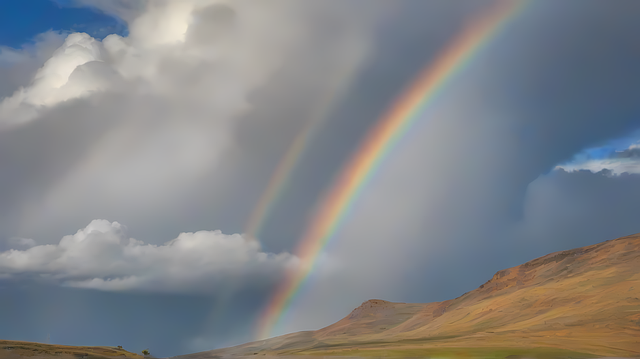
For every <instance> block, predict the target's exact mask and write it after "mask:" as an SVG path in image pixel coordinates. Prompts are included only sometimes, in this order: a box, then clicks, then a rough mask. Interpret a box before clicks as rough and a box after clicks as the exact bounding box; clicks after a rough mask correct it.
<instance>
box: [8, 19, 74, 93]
mask: <svg viewBox="0 0 640 359" xmlns="http://www.w3.org/2000/svg"><path fill="white" fill-rule="evenodd" d="M67 35H68V34H65V33H62V32H54V31H48V32H45V33H42V34H39V35H37V36H36V37H35V38H34V41H33V43H27V44H25V45H23V46H22V48H20V49H14V48H10V47H6V46H0V99H3V98H4V97H6V96H9V95H11V94H12V93H13V92H14V91H16V90H17V89H19V88H20V87H23V86H27V85H28V84H29V83H30V82H31V80H32V79H33V75H34V73H35V72H36V71H37V70H38V69H39V68H40V67H42V65H44V63H45V61H47V60H48V59H49V58H50V57H51V55H53V53H54V52H55V51H56V50H57V49H58V48H59V47H60V46H61V45H62V44H63V42H64V39H65V37H66V36H67Z"/></svg>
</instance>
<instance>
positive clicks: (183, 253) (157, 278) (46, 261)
mask: <svg viewBox="0 0 640 359" xmlns="http://www.w3.org/2000/svg"><path fill="white" fill-rule="evenodd" d="M16 243H18V244H20V245H23V246H27V247H30V248H28V249H24V250H17V249H11V250H8V251H5V252H1V253H0V274H2V275H3V276H18V275H21V276H24V275H30V276H32V277H40V278H46V279H48V280H50V281H52V282H54V283H59V284H61V285H63V286H69V287H76V288H90V289H97V290H104V291H147V292H165V293H192V294H193V293H200V294H201V293H205V294H206V293H209V294H211V293H220V292H222V291H225V290H229V288H245V287H248V288H252V289H255V288H260V289H264V288H270V287H271V286H273V285H274V284H276V283H277V282H278V280H279V279H280V277H281V275H282V273H283V271H285V270H287V269H291V268H294V267H295V266H296V265H297V263H298V260H297V258H296V257H295V256H292V255H290V254H288V253H280V254H272V253H265V252H263V251H261V248H260V244H259V243H258V242H256V241H255V240H250V239H246V238H244V237H242V236H241V235H239V234H234V235H225V234H223V233H221V232H220V231H198V232H194V233H193V232H190V233H181V234H180V235H179V236H178V237H177V238H175V239H173V240H171V241H169V242H167V243H165V244H163V245H152V244H145V243H143V242H142V241H138V240H135V239H133V238H128V237H127V236H126V235H125V228H124V227H123V226H122V225H120V224H119V223H118V222H109V221H106V220H94V221H92V222H91V223H90V224H89V225H88V226H86V227H85V228H83V229H80V230H78V231H77V232H76V233H75V234H73V235H68V236H65V237H63V238H62V239H61V240H60V242H59V243H58V244H54V245H51V244H49V245H35V242H34V241H33V240H30V239H19V240H17V241H16Z"/></svg>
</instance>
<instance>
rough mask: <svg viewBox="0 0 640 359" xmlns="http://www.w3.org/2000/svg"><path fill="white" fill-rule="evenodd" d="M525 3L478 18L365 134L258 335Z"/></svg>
mask: <svg viewBox="0 0 640 359" xmlns="http://www.w3.org/2000/svg"><path fill="white" fill-rule="evenodd" d="M524 3H525V0H504V1H498V2H496V4H495V7H492V8H491V9H489V11H487V12H486V13H484V14H482V15H480V16H478V17H476V18H474V19H473V21H472V22H470V23H469V25H468V26H467V27H466V28H465V29H463V31H462V32H461V33H460V34H459V35H458V36H456V37H455V38H454V39H453V41H451V42H450V43H449V45H448V46H447V47H446V48H445V49H444V50H443V51H441V53H440V54H439V56H437V57H436V59H435V60H434V61H433V62H432V63H430V64H429V65H428V66H427V67H426V68H425V69H424V70H423V71H422V73H421V74H420V75H419V76H418V79H417V80H416V81H415V82H414V83H413V84H412V85H411V86H410V87H409V88H408V89H407V90H406V91H405V92H404V93H403V94H402V95H401V96H400V97H398V99H397V100H396V102H395V103H394V104H393V105H392V106H391V108H389V110H388V111H387V112H386V113H385V114H384V115H383V116H382V117H381V118H380V120H379V121H378V122H377V123H376V125H375V126H374V127H373V128H372V129H371V131H370V132H369V133H368V134H367V136H366V137H365V139H364V141H363V142H362V144H361V145H360V147H359V148H358V149H357V150H356V152H355V153H354V154H353V155H352V157H351V159H350V160H349V161H348V162H347V163H346V165H345V166H344V167H343V170H342V171H341V172H340V173H339V175H338V177H336V179H335V181H334V182H333V185H332V186H331V187H330V189H329V191H328V192H327V193H326V196H324V197H323V200H322V202H321V203H320V205H319V206H318V209H317V211H316V212H315V216H314V218H313V220H312V221H311V222H310V225H309V226H308V228H307V230H306V231H305V233H304V236H303V237H302V239H301V241H300V242H299V245H298V247H297V248H296V251H295V252H294V253H295V254H296V255H297V256H298V257H299V258H300V266H299V267H298V268H296V270H295V271H294V270H292V271H289V272H288V273H287V275H286V277H285V278H284V280H283V281H282V283H281V284H280V286H279V287H278V288H277V289H276V291H275V292H274V294H273V296H272V297H271V298H270V301H269V303H268V304H267V306H266V307H265V309H264V310H263V312H262V313H261V316H260V318H259V322H258V328H257V329H258V333H257V339H264V338H267V337H269V336H270V334H271V331H272V330H273V328H274V327H275V326H276V325H277V324H278V322H279V321H280V319H281V318H282V317H283V316H284V314H285V313H286V309H287V308H288V307H289V305H290V303H291V301H292V300H293V298H294V297H295V295H296V293H297V292H298V290H299V289H300V287H301V286H302V284H303V283H304V281H305V279H306V278H307V277H308V276H309V274H310V273H311V272H312V270H313V267H314V265H315V263H316V260H317V258H318V255H319V254H320V252H321V250H322V248H323V247H324V246H325V245H326V244H327V242H328V241H329V240H330V239H331V238H332V237H333V235H334V234H335V232H336V230H337V228H338V227H339V225H340V224H341V223H342V222H343V220H344V218H345V215H346V214H347V213H348V212H349V209H350V207H351V206H352V205H353V203H354V201H355V200H356V198H358V196H359V194H360V193H361V192H362V190H363V189H364V188H365V187H366V184H367V182H368V181H369V180H370V179H371V177H372V175H373V174H374V173H375V172H376V169H377V168H378V167H379V166H380V164H381V162H382V161H383V159H384V158H385V157H386V156H387V155H388V154H389V152H390V150H391V149H392V148H393V147H394V144H395V143H396V142H397V141H398V140H399V139H400V138H402V136H403V134H404V133H406V132H407V130H408V129H409V128H410V127H411V126H412V125H413V124H414V123H415V122H416V121H417V119H418V118H419V116H418V114H419V113H420V112H421V111H422V110H423V109H424V108H425V107H427V106H429V105H430V104H431V103H433V101H434V99H435V98H436V97H437V95H438V94H439V92H441V90H442V89H443V88H444V85H445V84H446V83H447V82H448V80H450V79H451V78H452V77H453V76H454V75H455V74H457V73H458V72H460V71H461V70H462V69H463V68H465V65H467V64H468V63H469V62H470V61H471V60H472V59H473V58H474V55H475V54H477V53H478V51H479V50H480V49H481V48H482V47H483V45H485V44H487V43H488V42H489V40H490V39H491V38H492V37H493V35H494V34H495V33H497V32H498V30H499V29H500V28H501V27H503V26H504V24H506V23H507V22H508V20H509V19H511V18H513V17H514V16H515V15H516V14H517V13H519V12H520V10H521V9H522V8H523V7H524V5H523V4H524Z"/></svg>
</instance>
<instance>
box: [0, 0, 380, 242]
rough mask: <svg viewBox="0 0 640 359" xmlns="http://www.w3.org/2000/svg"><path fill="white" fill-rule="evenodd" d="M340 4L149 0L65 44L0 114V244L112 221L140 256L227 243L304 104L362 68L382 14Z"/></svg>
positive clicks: (299, 122)
mask: <svg viewBox="0 0 640 359" xmlns="http://www.w3.org/2000/svg"><path fill="white" fill-rule="evenodd" d="M87 3H88V2H87ZM91 3H92V4H94V5H95V6H99V7H105V9H106V7H108V6H111V5H109V4H114V6H115V4H116V3H115V2H114V3H111V2H99V1H97V2H91ZM117 4H120V5H122V6H124V5H125V4H126V2H117ZM140 4H142V3H140ZM356 4H358V2H355V3H349V4H346V3H345V4H343V2H339V1H328V2H321V3H316V2H299V1H281V0H278V1H273V2H270V3H269V4H266V3H262V2H254V1H242V0H240V1H195V0H193V1H192V0H185V1H161V2H160V1H159V2H150V3H149V4H143V5H144V6H142V5H140V6H138V5H136V6H137V7H136V9H134V10H132V11H134V12H136V14H135V16H132V19H131V21H130V23H129V29H130V31H129V35H127V36H118V35H110V36H107V37H106V38H104V39H103V40H102V41H99V40H97V39H94V38H92V37H90V36H89V35H87V34H80V33H75V34H71V35H69V36H68V37H67V38H66V39H65V40H64V43H63V44H61V46H60V47H59V48H58V49H57V51H55V52H54V53H53V54H51V57H50V58H48V59H45V60H46V61H43V62H42V66H41V67H40V68H39V69H38V70H37V71H35V72H34V73H31V74H30V75H31V77H30V78H29V79H28V81H26V83H25V82H24V81H23V82H22V83H20V86H18V88H17V89H13V91H12V92H11V95H10V96H8V97H7V98H5V99H3V100H0V101H2V102H1V103H0V127H1V128H2V129H3V130H0V137H1V140H0V147H2V157H3V161H2V164H1V165H0V166H2V170H1V172H2V173H3V175H2V176H0V181H1V182H2V186H0V192H1V193H2V196H3V198H7V200H5V201H3V203H2V204H1V206H0V207H1V208H0V213H3V214H5V215H4V216H3V217H2V218H0V222H3V223H2V224H3V225H2V226H0V228H1V229H0V231H1V232H2V233H1V234H0V235H1V236H3V237H5V238H8V237H13V236H22V237H30V238H36V239H38V240H40V239H41V238H42V239H43V240H49V239H47V238H52V237H51V235H52V234H55V236H54V237H53V238H58V237H60V236H62V235H64V234H65V233H68V230H69V228H79V227H80V226H82V225H84V224H85V223H88V221H90V220H92V219H94V218H114V217H117V218H121V219H122V221H123V222H126V223H128V224H130V225H131V226H132V228H135V229H134V231H138V232H136V237H137V238H141V239H144V240H145V241H147V242H149V241H158V240H161V239H162V238H164V239H165V240H166V239H168V238H172V236H174V235H175V234H177V233H179V232H180V231H182V230H183V228H185V227H187V228H210V227H211V226H213V227H215V228H220V229H221V230H223V231H225V232H239V231H241V230H242V226H243V225H244V221H245V219H246V216H248V212H249V211H250V209H251V206H252V205H253V204H254V203H255V201H257V197H258V196H259V195H260V191H261V190H262V187H261V186H262V184H263V183H266V181H268V177H269V176H270V175H271V171H272V170H273V168H275V166H276V163H277V161H278V160H279V158H280V157H281V155H282V153H283V152H284V151H285V150H286V148H287V146H288V144H289V143H290V142H291V141H292V138H293V136H295V134H296V133H297V131H298V130H299V129H300V128H302V126H304V124H305V123H306V122H307V121H309V120H310V118H311V117H313V115H312V114H311V113H312V112H313V110H314V109H315V108H317V107H318V106H317V102H321V101H320V100H318V99H319V98H324V97H327V96H326V94H327V93H331V92H332V91H333V90H334V89H336V88H338V89H342V88H347V87H348V86H349V85H350V79H352V78H353V77H354V76H353V75H354V74H356V73H357V72H358V70H359V66H360V64H361V63H362V61H364V59H365V58H366V54H367V53H368V51H369V49H370V47H371V46H372V39H371V38H372V34H371V33H370V31H369V30H370V29H372V28H373V26H375V23H376V21H377V20H376V19H377V17H376V16H380V14H381V11H380V9H383V8H384V6H382V5H381V4H376V5H375V6H374V5H371V6H367V7H366V10H362V9H358V7H357V6H355V5H356ZM120 5H118V9H124V8H121V7H120ZM105 11H107V10H105ZM109 11H111V10H109ZM113 11H116V10H113ZM118 11H120V10H118ZM122 11H129V10H126V9H124V10H122ZM338 35H339V36H338ZM340 100H341V99H340V98H336V99H335V101H334V102H335V103H337V102H339V101H340ZM331 106H333V105H331V104H330V105H326V106H325V107H326V108H328V109H325V110H326V111H325V112H329V109H330V107H331ZM320 112H322V111H320ZM256 164H257V165H256ZM71 213H74V215H70V214H71ZM10 217H11V218H10ZM212 220H213V221H215V223H214V224H213V225H212V224H211V221H212ZM157 222H161V223H162V225H155V223H157ZM139 234H140V235H139ZM278 238H280V236H278ZM288 240H289V241H293V239H288Z"/></svg>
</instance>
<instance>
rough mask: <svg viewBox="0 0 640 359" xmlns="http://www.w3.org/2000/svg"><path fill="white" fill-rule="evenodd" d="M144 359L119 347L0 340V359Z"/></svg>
mask: <svg viewBox="0 0 640 359" xmlns="http://www.w3.org/2000/svg"><path fill="white" fill-rule="evenodd" d="M18 358H29V359H45V358H46V359H52V358H56V359H114V358H132V359H143V358H144V357H143V356H142V355H138V354H135V353H131V352H128V351H126V350H124V349H119V348H117V347H76V346H69V345H54V344H42V343H32V342H22V341H11V340H0V359H18Z"/></svg>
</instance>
